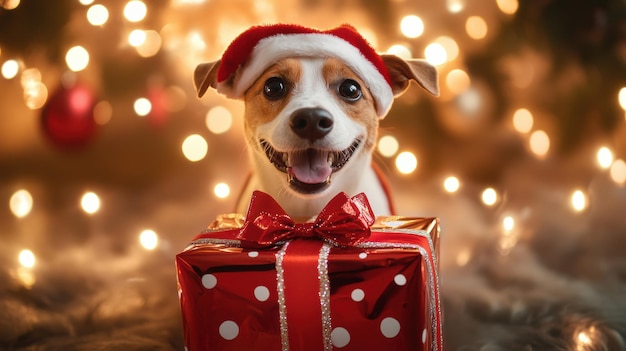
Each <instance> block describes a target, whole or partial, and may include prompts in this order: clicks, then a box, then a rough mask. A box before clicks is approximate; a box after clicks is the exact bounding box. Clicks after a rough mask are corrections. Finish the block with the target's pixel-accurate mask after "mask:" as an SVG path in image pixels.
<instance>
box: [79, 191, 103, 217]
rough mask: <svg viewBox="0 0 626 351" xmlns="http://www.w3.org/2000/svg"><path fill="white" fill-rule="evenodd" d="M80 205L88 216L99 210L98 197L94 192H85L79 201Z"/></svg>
mask: <svg viewBox="0 0 626 351" xmlns="http://www.w3.org/2000/svg"><path fill="white" fill-rule="evenodd" d="M80 205H81V207H82V208H83V211H85V212H86V213H88V214H94V213H96V212H98V210H99V209H100V197H99V196H98V195H97V194H96V193H94V192H91V191H89V192H86V193H85V194H84V195H83V197H82V198H81V200H80Z"/></svg>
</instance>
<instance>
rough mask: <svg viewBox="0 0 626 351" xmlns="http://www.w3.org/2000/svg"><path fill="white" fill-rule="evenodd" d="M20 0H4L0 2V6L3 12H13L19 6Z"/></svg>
mask: <svg viewBox="0 0 626 351" xmlns="http://www.w3.org/2000/svg"><path fill="white" fill-rule="evenodd" d="M20 3H21V1H20V0H4V1H2V2H0V6H2V8H3V9H5V10H15V9H16V8H17V7H18V6H20Z"/></svg>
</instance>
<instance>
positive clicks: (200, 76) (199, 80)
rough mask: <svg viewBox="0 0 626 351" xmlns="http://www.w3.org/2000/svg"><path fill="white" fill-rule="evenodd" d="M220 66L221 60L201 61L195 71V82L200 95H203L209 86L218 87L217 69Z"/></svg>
mask: <svg viewBox="0 0 626 351" xmlns="http://www.w3.org/2000/svg"><path fill="white" fill-rule="evenodd" d="M219 67H220V61H219V60H217V61H215V62H208V63H201V64H199V65H198V66H197V67H196V69H195V71H194V72H193V82H194V85H195V86H196V92H197V93H198V97H202V95H204V93H206V91H207V89H209V87H212V88H216V87H217V70H218V68H219Z"/></svg>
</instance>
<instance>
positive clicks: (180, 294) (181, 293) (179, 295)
mask: <svg viewBox="0 0 626 351" xmlns="http://www.w3.org/2000/svg"><path fill="white" fill-rule="evenodd" d="M182 295H183V289H178V299H179V300H180V297H181V296H182Z"/></svg>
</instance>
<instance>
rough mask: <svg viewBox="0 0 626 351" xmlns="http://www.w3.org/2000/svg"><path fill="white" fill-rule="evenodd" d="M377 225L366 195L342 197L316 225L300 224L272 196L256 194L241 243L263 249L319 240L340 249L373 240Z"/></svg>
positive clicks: (243, 227)
mask: <svg viewBox="0 0 626 351" xmlns="http://www.w3.org/2000/svg"><path fill="white" fill-rule="evenodd" d="M374 221H375V216H374V213H373V212H372V209H371V207H370V205H369V202H368V201H367V197H366V196H365V194H364V193H360V194H357V195H356V196H354V197H352V198H350V197H348V195H347V194H346V193H343V192H342V193H339V194H337V195H336V196H335V197H334V198H333V199H332V200H330V202H329V203H328V204H327V205H326V206H325V207H324V208H323V209H322V211H321V212H320V213H319V215H317V218H316V219H315V221H314V222H313V223H296V222H295V221H294V220H293V219H292V218H291V217H290V216H289V215H288V214H287V213H286V212H285V210H283V208H282V207H280V205H279V204H278V203H277V202H276V200H274V199H273V198H272V197H271V196H270V195H268V194H266V193H263V192H261V191H255V192H254V193H253V194H252V200H251V201H250V207H249V208H248V213H247V214H246V219H245V222H244V224H243V226H242V227H241V229H240V231H239V234H238V235H237V239H239V240H241V242H242V244H244V245H247V246H250V245H251V246H261V247H263V246H271V245H273V244H276V243H277V242H280V241H285V240H290V239H296V238H318V239H322V240H325V241H328V242H331V243H333V244H335V245H338V246H351V245H354V244H357V243H359V242H361V241H363V240H365V239H366V238H368V237H369V236H370V233H371V232H370V226H371V225H372V224H374Z"/></svg>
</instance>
